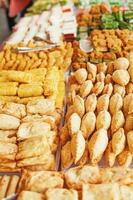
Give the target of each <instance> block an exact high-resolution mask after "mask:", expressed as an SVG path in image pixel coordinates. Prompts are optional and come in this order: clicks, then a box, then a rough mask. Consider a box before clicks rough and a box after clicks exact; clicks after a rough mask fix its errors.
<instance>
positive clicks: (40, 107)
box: [27, 99, 55, 115]
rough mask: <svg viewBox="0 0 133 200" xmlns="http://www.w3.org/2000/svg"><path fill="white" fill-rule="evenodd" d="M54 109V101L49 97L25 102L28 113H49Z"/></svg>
mask: <svg viewBox="0 0 133 200" xmlns="http://www.w3.org/2000/svg"><path fill="white" fill-rule="evenodd" d="M54 111H55V101H54V100H50V99H39V100H38V99H36V100H33V101H31V102H29V103H28V104H27V112H28V113H29V114H41V115H50V114H52V112H54Z"/></svg>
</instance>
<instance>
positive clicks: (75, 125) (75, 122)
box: [67, 113, 81, 135]
mask: <svg viewBox="0 0 133 200" xmlns="http://www.w3.org/2000/svg"><path fill="white" fill-rule="evenodd" d="M80 124H81V118H80V117H79V115H78V114H77V113H73V114H72V115H71V116H70V118H69V120H68V123H67V126H68V130H69V134H70V135H73V134H75V133H77V132H78V131H79V129H80Z"/></svg>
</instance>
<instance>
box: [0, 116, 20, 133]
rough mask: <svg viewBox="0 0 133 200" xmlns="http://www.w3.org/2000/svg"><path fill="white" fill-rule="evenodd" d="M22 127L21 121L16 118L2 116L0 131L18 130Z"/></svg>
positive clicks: (0, 117) (0, 118)
mask: <svg viewBox="0 0 133 200" xmlns="http://www.w3.org/2000/svg"><path fill="white" fill-rule="evenodd" d="M19 125H20V120H19V119H18V118H16V117H14V116H11V115H6V114H0V129H2V130H12V129H13V130H16V129H17V128H18V127H19Z"/></svg>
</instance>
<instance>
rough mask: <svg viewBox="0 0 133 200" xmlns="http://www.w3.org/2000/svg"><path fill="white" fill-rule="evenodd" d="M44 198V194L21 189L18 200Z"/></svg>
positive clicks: (39, 199) (38, 199) (41, 199)
mask: <svg viewBox="0 0 133 200" xmlns="http://www.w3.org/2000/svg"><path fill="white" fill-rule="evenodd" d="M32 199H34V200H44V196H43V195H42V194H40V193H37V192H31V191H22V192H21V193H20V194H19V196H18V200H32Z"/></svg>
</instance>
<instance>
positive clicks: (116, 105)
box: [109, 93, 123, 115]
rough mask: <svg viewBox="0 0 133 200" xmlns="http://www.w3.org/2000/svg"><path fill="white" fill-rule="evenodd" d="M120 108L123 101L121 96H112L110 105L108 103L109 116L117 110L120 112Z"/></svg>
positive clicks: (116, 94)
mask: <svg viewBox="0 0 133 200" xmlns="http://www.w3.org/2000/svg"><path fill="white" fill-rule="evenodd" d="M122 106H123V99H122V97H121V95H120V94H118V93H115V94H114V95H112V97H111V98H110V103H109V109H110V112H111V114H112V115H113V114H114V113H115V112H117V111H118V110H121V108H122Z"/></svg>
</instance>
